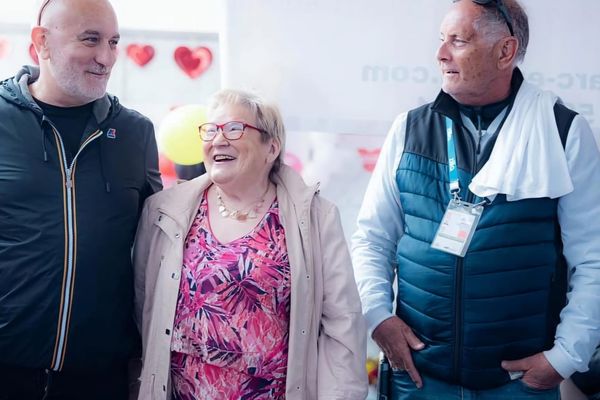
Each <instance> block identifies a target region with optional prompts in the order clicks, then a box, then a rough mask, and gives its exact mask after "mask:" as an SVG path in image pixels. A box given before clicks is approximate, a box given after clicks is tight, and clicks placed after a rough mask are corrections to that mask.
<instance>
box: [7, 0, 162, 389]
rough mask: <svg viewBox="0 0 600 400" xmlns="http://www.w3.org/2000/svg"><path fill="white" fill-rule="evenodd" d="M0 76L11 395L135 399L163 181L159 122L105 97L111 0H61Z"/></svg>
mask: <svg viewBox="0 0 600 400" xmlns="http://www.w3.org/2000/svg"><path fill="white" fill-rule="evenodd" d="M31 40H32V42H33V45H34V46H35V50H36V52H37V55H38V58H39V68H38V67H31V66H26V67H24V68H23V69H21V70H20V71H19V72H18V73H17V74H16V75H15V76H14V77H12V78H9V79H6V80H4V81H2V82H1V85H0V400H13V399H15V400H16V399H18V400H28V399H35V400H41V399H45V400H56V399H61V400H62V399H86V400H89V399H103V400H107V399H110V400H118V399H126V398H127V396H128V380H127V365H128V362H129V360H130V359H132V358H133V357H135V355H136V351H137V349H138V348H139V341H138V336H137V333H136V329H135V326H134V323H133V319H132V307H133V281H132V279H133V278H132V268H131V258H130V248H131V245H132V241H133V238H134V234H135V230H136V225H137V220H138V216H139V213H140V209H141V206H142V204H143V202H144V200H145V199H146V197H148V196H149V195H150V194H152V193H154V192H156V191H158V190H160V189H161V188H162V184H161V180H160V174H159V172H158V156H157V150H156V141H155V136H154V128H153V126H152V123H151V122H150V121H149V120H148V119H147V118H145V117H144V116H142V115H141V114H139V113H137V112H135V111H133V110H130V109H127V108H125V107H123V106H122V105H121V104H120V103H119V101H118V100H117V98H116V97H114V96H111V95H108V94H107V93H106V85H107V83H108V79H109V77H110V74H111V71H112V68H113V66H114V64H115V61H116V57H117V46H118V43H119V28H118V24H117V18H116V16H115V12H114V10H113V8H112V6H111V5H110V3H109V2H108V1H106V0H50V1H45V2H44V3H43V4H42V6H41V7H40V11H39V17H38V21H37V25H36V26H35V27H34V28H32V31H31Z"/></svg>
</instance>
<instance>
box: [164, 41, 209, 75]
mask: <svg viewBox="0 0 600 400" xmlns="http://www.w3.org/2000/svg"><path fill="white" fill-rule="evenodd" d="M173 58H174V59H175V62H176V63H177V65H178V66H179V68H181V69H182V70H183V72H185V73H186V74H187V75H188V76H189V77H190V78H192V79H194V78H197V77H199V76H200V75H202V74H203V73H204V71H206V70H207V69H208V67H210V64H211V63H212V58H213V57H212V52H211V51H210V49H209V48H207V47H196V48H195V49H190V48H189V47H187V46H179V47H177V48H176V49H175V52H174V53H173Z"/></svg>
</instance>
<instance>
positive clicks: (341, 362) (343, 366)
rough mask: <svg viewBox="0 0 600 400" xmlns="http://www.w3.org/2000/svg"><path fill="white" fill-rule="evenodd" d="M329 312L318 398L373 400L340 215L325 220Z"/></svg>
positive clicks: (331, 211) (325, 312)
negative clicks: (371, 398)
mask: <svg viewBox="0 0 600 400" xmlns="http://www.w3.org/2000/svg"><path fill="white" fill-rule="evenodd" d="M319 219H320V220H319V241H318V242H319V244H320V246H321V257H322V261H321V262H322V265H323V271H322V273H323V309H322V315H321V329H320V335H319V347H318V348H319V350H318V398H319V399H344V400H348V399H350V400H352V399H364V398H365V397H366V395H367V387H368V381H367V373H366V366H365V361H366V327H365V322H364V319H363V316H362V312H361V305H360V298H359V296H358V290H357V288H356V282H355V280H354V274H353V271H352V264H351V261H350V254H349V252H348V247H347V245H346V241H345V239H344V233H343V230H342V224H341V220H340V216H339V212H338V210H337V209H336V208H335V207H334V206H332V205H329V207H328V209H326V210H325V212H324V213H323V214H321V217H320V218H319Z"/></svg>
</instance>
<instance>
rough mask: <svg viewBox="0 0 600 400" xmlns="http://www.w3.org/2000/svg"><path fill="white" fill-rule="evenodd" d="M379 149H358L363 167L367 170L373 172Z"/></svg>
mask: <svg viewBox="0 0 600 400" xmlns="http://www.w3.org/2000/svg"><path fill="white" fill-rule="evenodd" d="M380 152H381V149H372V150H369V149H364V148H360V149H358V155H359V156H360V158H362V162H363V168H364V169H365V170H366V171H368V172H373V170H374V169H375V164H377V159H378V158H379V153H380Z"/></svg>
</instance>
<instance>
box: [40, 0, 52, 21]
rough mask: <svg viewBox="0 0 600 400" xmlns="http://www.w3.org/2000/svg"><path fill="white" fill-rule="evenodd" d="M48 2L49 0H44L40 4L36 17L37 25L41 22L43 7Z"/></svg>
mask: <svg viewBox="0 0 600 400" xmlns="http://www.w3.org/2000/svg"><path fill="white" fill-rule="evenodd" d="M48 3H50V0H44V2H43V3H42V5H41V6H40V11H39V12H38V17H37V24H38V26H40V25H41V24H42V14H43V13H44V9H45V8H46V6H47V5H48Z"/></svg>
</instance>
